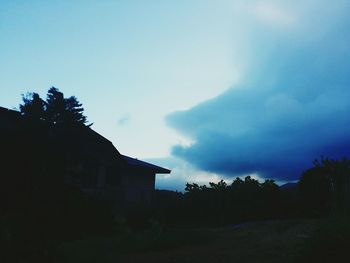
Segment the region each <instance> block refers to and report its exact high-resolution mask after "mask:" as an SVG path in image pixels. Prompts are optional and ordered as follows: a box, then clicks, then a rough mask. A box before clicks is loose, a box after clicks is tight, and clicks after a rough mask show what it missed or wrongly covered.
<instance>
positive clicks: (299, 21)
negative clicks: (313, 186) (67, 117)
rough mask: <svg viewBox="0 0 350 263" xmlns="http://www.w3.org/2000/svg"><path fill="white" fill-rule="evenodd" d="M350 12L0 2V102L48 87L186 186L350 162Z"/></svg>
mask: <svg viewBox="0 0 350 263" xmlns="http://www.w3.org/2000/svg"><path fill="white" fill-rule="evenodd" d="M348 10H350V2H349V1H345V0H338V1H336V2H333V3H330V2H329V1H314V0H304V1H288V0H286V1H277V0H271V1H263V0H262V1H256V0H252V1H244V0H237V1H234V0H231V1H228V0H222V1H210V0H207V1H205V0H189V1H185V0H180V1H157V0H154V1H137V0H135V1H126V0H121V1H6V0H0V61H1V62H0V106H2V107H7V108H14V107H18V105H19V103H20V102H21V94H24V93H26V92H37V93H39V94H40V95H41V97H43V98H45V96H46V95H45V94H46V91H47V90H48V89H49V87H51V86H55V87H57V88H58V89H59V90H60V91H62V92H63V93H64V94H65V95H66V96H71V95H75V96H76V97H77V98H78V99H79V101H80V102H82V103H83V106H84V108H85V114H86V115H87V117H88V120H89V121H90V122H92V123H94V124H93V126H92V128H93V129H94V130H96V131H97V132H99V133H100V134H101V135H103V136H105V137H106V138H108V139H109V140H110V141H112V142H113V144H114V145H115V146H116V148H117V149H118V150H119V151H120V152H121V153H123V154H126V155H130V156H133V157H136V158H139V159H143V160H146V161H150V162H153V163H155V164H158V165H161V166H165V167H168V168H170V169H172V173H171V174H170V175H166V176H157V182H156V184H157V185H156V187H158V188H161V189H177V190H183V188H184V185H185V183H186V182H198V183H207V182H208V181H217V180H219V179H221V178H223V179H226V180H228V181H230V180H232V179H233V177H235V176H245V175H252V176H255V177H258V178H273V179H275V180H277V181H278V182H286V181H293V180H296V179H298V178H299V176H300V174H301V172H302V171H303V170H306V169H307V168H309V167H310V166H311V162H312V160H314V159H315V158H318V157H320V156H321V155H323V156H328V157H330V158H341V157H350V139H349V136H348V134H349V131H350V122H349V121H348V116H349V113H350V74H349V70H350V67H349V66H350V19H349V18H348V15H347V11H348Z"/></svg>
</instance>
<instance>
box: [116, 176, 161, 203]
mask: <svg viewBox="0 0 350 263" xmlns="http://www.w3.org/2000/svg"><path fill="white" fill-rule="evenodd" d="M154 186H155V174H154V173H152V172H145V171H142V170H141V171H140V170H137V169H130V170H129V171H127V172H126V173H124V175H123V176H122V187H123V188H124V190H123V192H124V200H125V201H126V202H128V203H140V204H142V203H148V204H149V203H151V201H152V197H153V193H154Z"/></svg>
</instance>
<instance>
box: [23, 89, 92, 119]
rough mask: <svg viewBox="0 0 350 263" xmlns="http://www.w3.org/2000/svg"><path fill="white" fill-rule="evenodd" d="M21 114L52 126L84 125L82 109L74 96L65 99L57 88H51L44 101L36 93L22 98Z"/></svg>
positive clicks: (84, 117)
mask: <svg viewBox="0 0 350 263" xmlns="http://www.w3.org/2000/svg"><path fill="white" fill-rule="evenodd" d="M22 99H23V104H20V106H19V108H20V111H21V114H22V115H24V116H26V117H30V118H32V119H37V120H43V121H47V122H49V123H51V124H53V125H69V126H71V125H77V124H80V125H86V123H87V118H86V116H85V115H84V108H83V107H82V104H81V103H80V102H79V101H78V99H77V98H76V97H75V96H70V97H68V98H65V97H64V95H63V93H62V92H60V91H59V90H58V89H57V88H55V87H51V88H50V89H49V90H48V92H47V97H46V101H44V100H43V99H41V98H40V96H39V94H37V93H34V92H33V93H27V94H26V95H23V96H22Z"/></svg>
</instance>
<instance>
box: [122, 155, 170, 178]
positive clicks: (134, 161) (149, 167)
mask: <svg viewBox="0 0 350 263" xmlns="http://www.w3.org/2000/svg"><path fill="white" fill-rule="evenodd" d="M121 156H122V158H123V159H124V160H125V161H126V162H127V164H128V165H130V166H132V167H136V168H142V169H145V170H149V171H151V172H154V173H156V174H170V172H171V171H170V170H168V169H166V168H163V167H160V166H157V165H154V164H151V163H147V162H144V161H140V160H138V159H136V158H132V157H129V156H126V155H121Z"/></svg>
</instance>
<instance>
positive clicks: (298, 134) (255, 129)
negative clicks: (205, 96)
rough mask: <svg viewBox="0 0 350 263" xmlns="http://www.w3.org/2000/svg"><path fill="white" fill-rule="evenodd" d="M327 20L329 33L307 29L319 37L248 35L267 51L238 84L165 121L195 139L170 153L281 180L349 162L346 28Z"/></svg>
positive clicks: (342, 20)
mask: <svg viewBox="0 0 350 263" xmlns="http://www.w3.org/2000/svg"><path fill="white" fill-rule="evenodd" d="M327 19H329V23H328V24H330V25H331V26H329V25H328V26H327V30H326V29H324V30H323V29H322V24H318V25H312V26H310V27H309V29H311V28H313V29H315V30H316V31H317V34H316V33H315V32H312V31H310V32H302V33H300V34H299V35H298V34H294V35H293V37H290V36H288V37H286V35H279V36H278V37H277V38H276V37H275V36H274V37H272V36H267V37H266V36H265V37H261V39H258V40H257V39H256V37H253V38H252V39H254V40H257V41H256V43H257V44H258V45H261V44H263V45H264V47H265V48H266V50H265V51H266V52H265V56H264V58H259V57H257V58H255V59H253V60H252V61H250V62H249V63H251V64H253V65H258V66H252V67H251V71H250V75H248V76H246V80H245V81H243V82H242V83H241V85H237V86H235V87H233V88H231V89H229V90H227V91H226V92H225V93H224V94H221V95H220V96H218V97H216V98H214V99H211V100H209V101H206V102H203V103H201V104H199V105H197V106H195V107H193V108H191V109H189V110H186V111H181V112H175V113H172V114H171V115H169V116H168V117H167V121H168V124H169V125H170V126H171V127H173V128H175V129H176V130H178V131H179V132H181V133H183V134H185V135H186V136H189V137H191V138H192V139H193V141H194V143H193V144H192V145H191V146H187V147H185V146H181V145H177V146H175V147H173V154H174V155H175V156H177V157H180V158H183V159H185V160H187V161H189V162H190V163H192V164H194V165H195V166H197V167H198V168H200V169H203V170H206V171H210V172H215V173H221V174H225V175H232V176H234V175H242V174H248V173H258V174H259V175H260V176H263V177H268V178H275V179H279V180H292V179H297V178H298V177H299V176H300V173H301V172H302V171H303V170H304V169H306V168H308V167H309V166H310V165H311V162H312V160H313V159H315V158H318V157H320V156H321V155H323V156H327V157H331V158H340V157H344V156H347V157H350V136H349V134H350V118H349V114H350V45H349V43H350V23H349V21H348V20H349V19H347V18H346V16H343V15H341V14H339V16H337V17H335V16H332V17H328V18H327ZM277 40H278V41H277ZM276 42H277V43H278V45H277V44H276ZM253 48H254V45H253ZM258 48H260V46H259V47H258ZM255 62H256V63H255ZM254 71H255V72H254Z"/></svg>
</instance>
